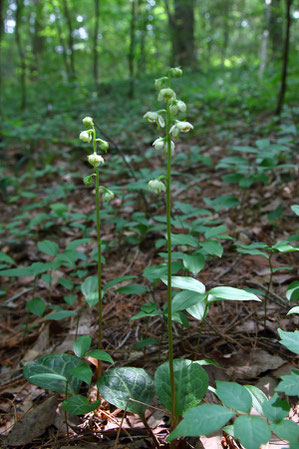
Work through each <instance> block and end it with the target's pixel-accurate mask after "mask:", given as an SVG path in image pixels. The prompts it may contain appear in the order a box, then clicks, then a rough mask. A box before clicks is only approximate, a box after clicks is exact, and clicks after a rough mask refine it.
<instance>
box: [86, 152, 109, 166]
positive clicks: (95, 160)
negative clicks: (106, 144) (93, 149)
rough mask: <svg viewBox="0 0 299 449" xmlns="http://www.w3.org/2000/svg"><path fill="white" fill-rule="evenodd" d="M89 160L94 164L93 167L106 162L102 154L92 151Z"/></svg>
mask: <svg viewBox="0 0 299 449" xmlns="http://www.w3.org/2000/svg"><path fill="white" fill-rule="evenodd" d="M88 162H89V163H90V164H91V165H92V166H93V167H99V165H102V164H104V162H105V161H104V158H103V157H102V156H100V155H99V154H97V153H92V154H90V155H89V156H88Z"/></svg>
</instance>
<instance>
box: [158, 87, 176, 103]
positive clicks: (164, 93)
mask: <svg viewBox="0 0 299 449" xmlns="http://www.w3.org/2000/svg"><path fill="white" fill-rule="evenodd" d="M175 99H176V93H175V91H174V90H172V89H170V87H167V88H166V89H161V90H160V92H159V95H158V101H162V100H165V101H171V100H175Z"/></svg>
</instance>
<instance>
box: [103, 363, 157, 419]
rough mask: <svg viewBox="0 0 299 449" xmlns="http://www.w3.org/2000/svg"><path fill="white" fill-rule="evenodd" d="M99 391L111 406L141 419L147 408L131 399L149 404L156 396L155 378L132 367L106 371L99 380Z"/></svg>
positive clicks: (142, 370) (140, 369)
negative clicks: (135, 414) (134, 414)
mask: <svg viewBox="0 0 299 449" xmlns="http://www.w3.org/2000/svg"><path fill="white" fill-rule="evenodd" d="M98 390H99V392H100V393H101V395H102V396H103V398H104V399H106V401H108V402H109V403H110V404H113V405H115V406H116V407H118V408H120V409H122V410H125V409H126V408H127V410H128V411H129V412H132V413H137V415H139V416H141V417H143V416H144V412H145V410H146V406H145V405H142V404H139V403H138V402H134V401H129V399H135V400H136V401H140V402H144V403H146V404H149V403H150V402H151V401H152V399H153V397H154V395H155V387H154V381H153V378H152V377H151V376H150V375H149V374H148V373H147V372H146V371H145V370H144V369H142V368H131V367H123V368H114V369H111V370H109V371H106V372H105V373H104V374H102V375H101V377H100V378H99V380H98Z"/></svg>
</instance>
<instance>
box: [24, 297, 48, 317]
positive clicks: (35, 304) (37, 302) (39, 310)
mask: <svg viewBox="0 0 299 449" xmlns="http://www.w3.org/2000/svg"><path fill="white" fill-rule="evenodd" d="M26 307H27V309H28V310H29V312H31V313H33V314H34V315H37V316H39V317H42V316H43V314H44V311H45V310H46V304H45V303H44V301H43V300H42V299H41V298H34V299H31V300H30V301H27V302H26Z"/></svg>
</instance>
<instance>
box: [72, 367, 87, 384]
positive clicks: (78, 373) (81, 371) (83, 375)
mask: <svg viewBox="0 0 299 449" xmlns="http://www.w3.org/2000/svg"><path fill="white" fill-rule="evenodd" d="M70 373H71V374H72V375H73V376H75V377H77V378H78V379H79V380H82V382H85V383H87V384H88V385H90V382H91V379H92V370H91V368H90V366H89V365H87V364H86V363H82V364H81V365H79V366H77V367H76V368H72V369H70Z"/></svg>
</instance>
